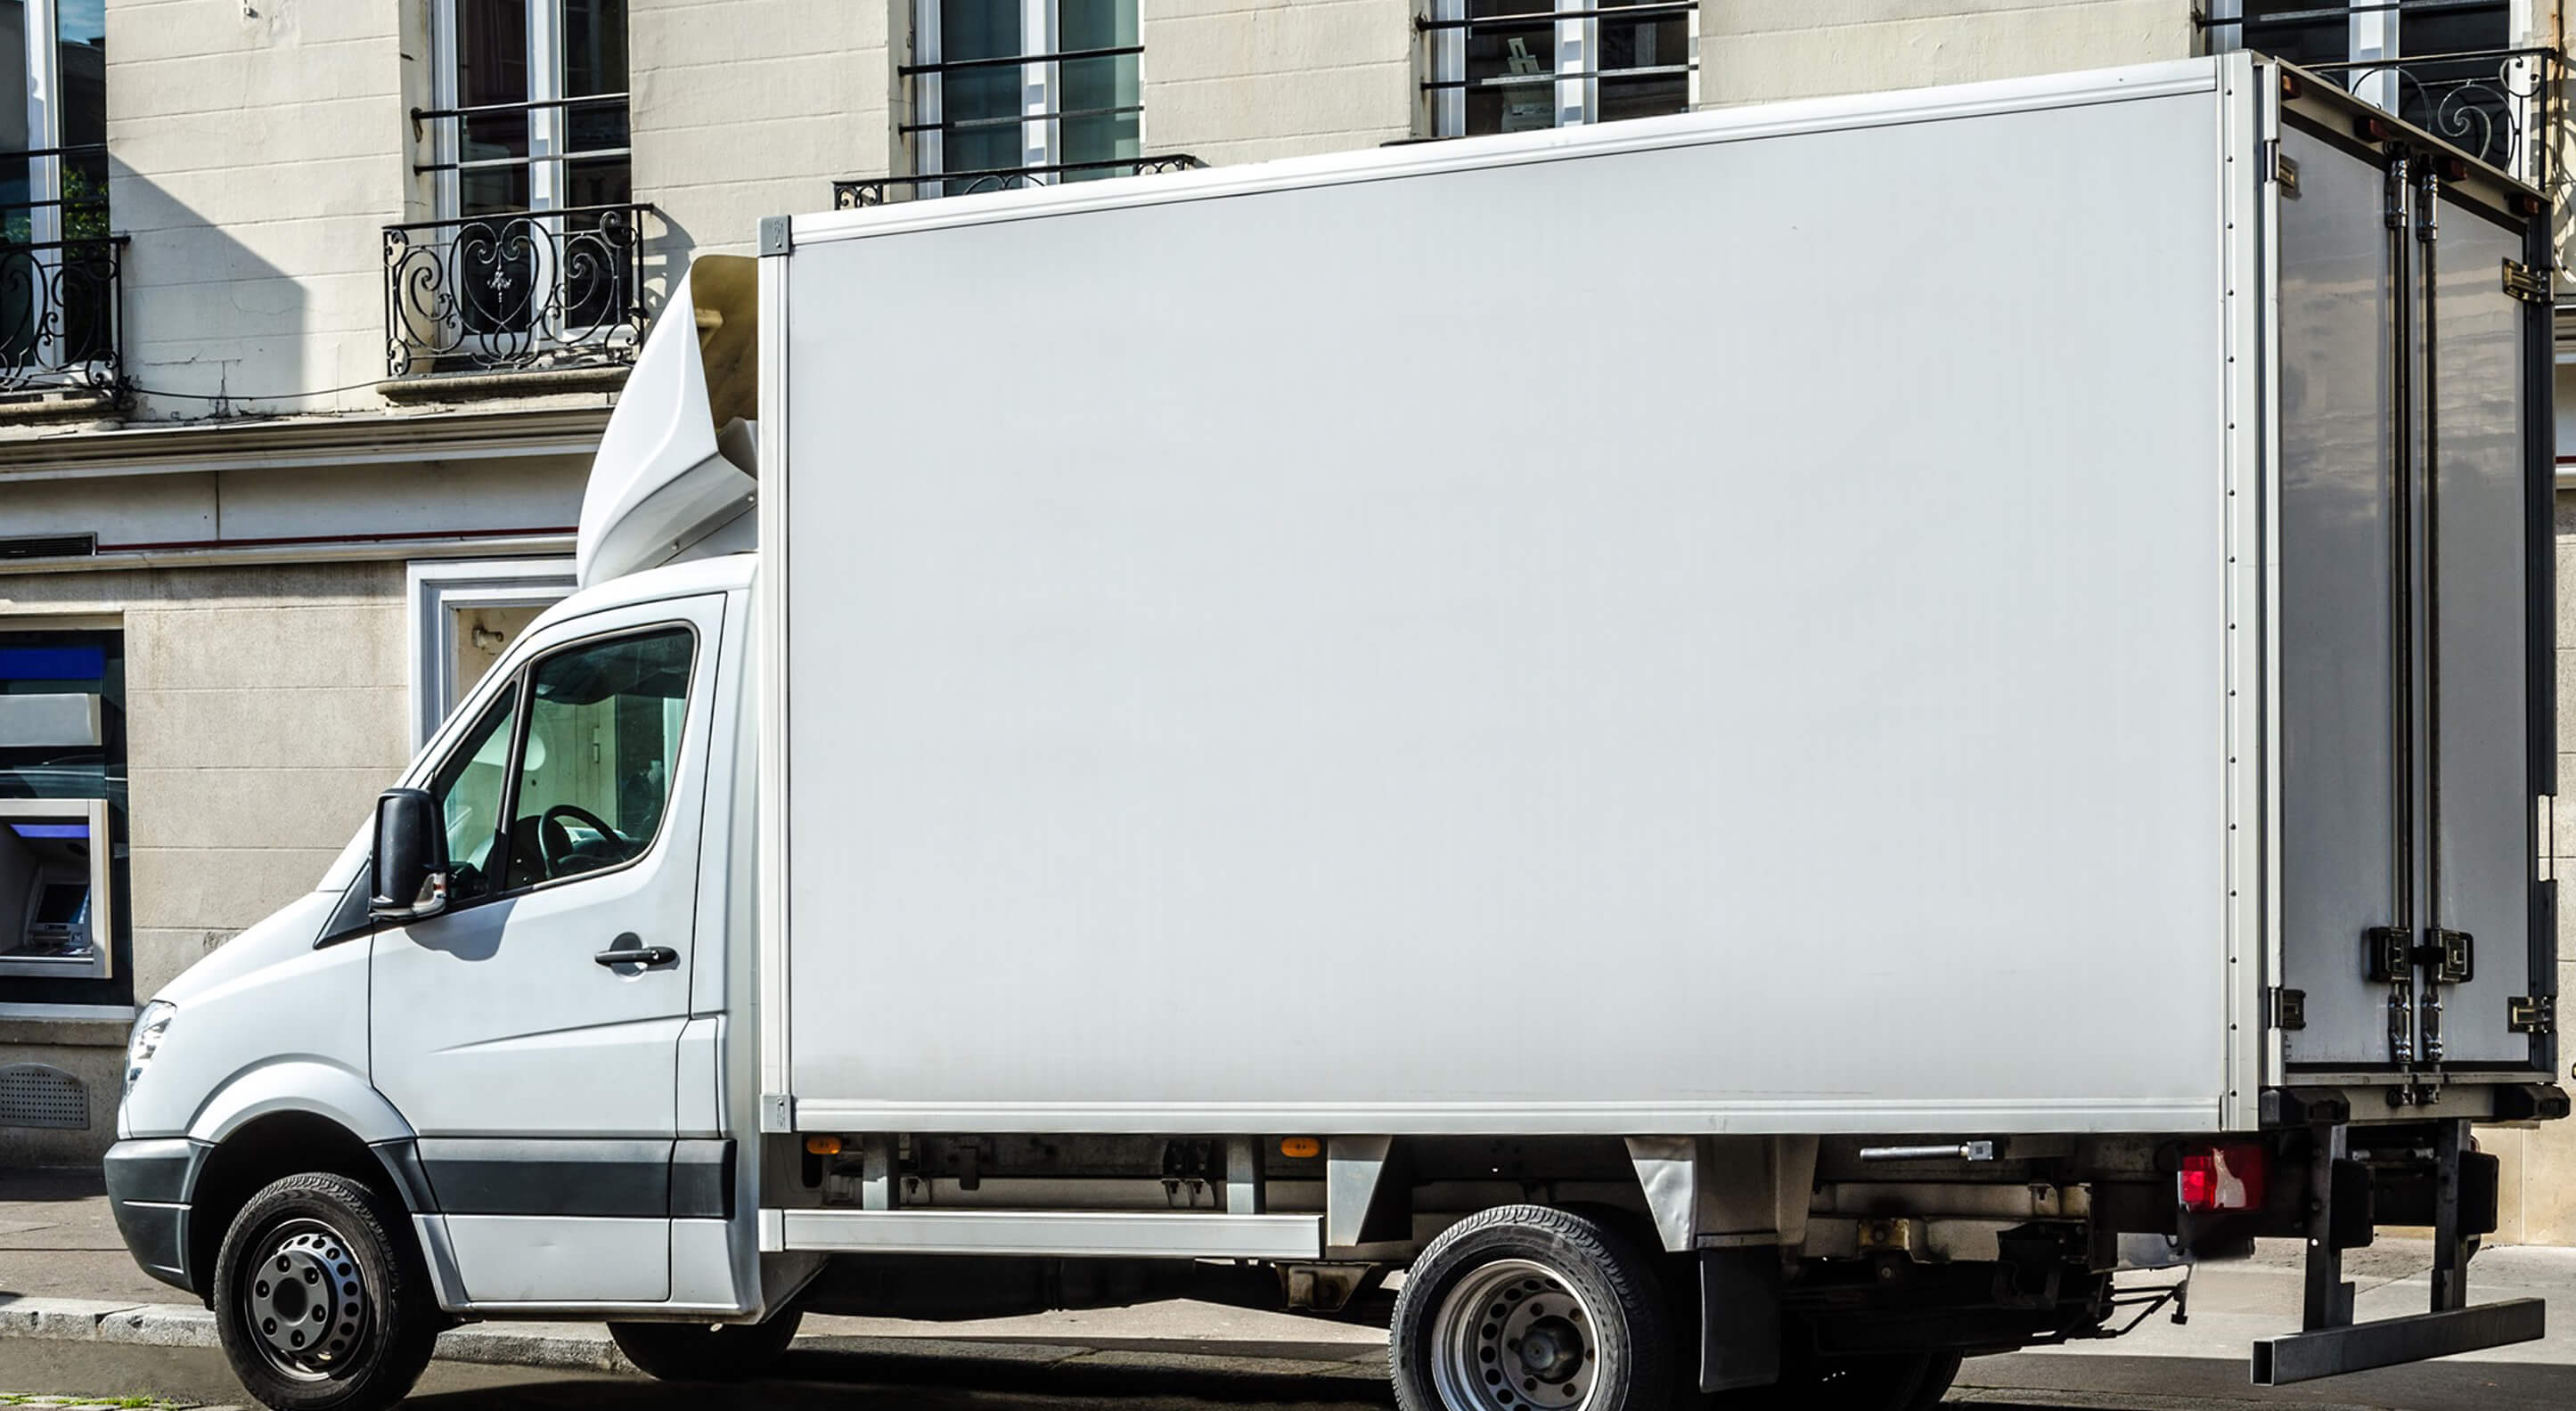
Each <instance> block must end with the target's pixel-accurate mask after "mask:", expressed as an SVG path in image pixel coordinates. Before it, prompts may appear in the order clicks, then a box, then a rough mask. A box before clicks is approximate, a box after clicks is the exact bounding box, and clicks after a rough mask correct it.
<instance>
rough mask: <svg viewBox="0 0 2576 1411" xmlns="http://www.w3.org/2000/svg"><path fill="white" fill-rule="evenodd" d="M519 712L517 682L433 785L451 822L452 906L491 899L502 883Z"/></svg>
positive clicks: (431, 788)
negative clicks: (504, 826)
mask: <svg viewBox="0 0 2576 1411" xmlns="http://www.w3.org/2000/svg"><path fill="white" fill-rule="evenodd" d="M518 713H519V691H518V687H517V685H516V684H515V683H514V684H513V685H512V686H511V687H510V689H508V690H506V691H504V692H503V693H502V694H501V696H500V698H499V699H498V700H495V701H493V702H492V704H491V705H490V706H488V707H486V708H485V710H484V712H483V717H482V719H480V720H477V721H476V722H475V723H474V728H473V729H471V730H468V731H467V732H466V733H465V738H464V739H463V740H461V741H459V742H458V743H457V747H456V752H455V753H454V754H451V755H449V756H448V757H447V763H445V764H443V765H441V766H439V770H438V773H437V774H436V775H434V776H432V777H431V779H430V781H429V792H430V793H431V795H433V796H434V797H436V798H437V800H438V803H439V808H440V810H441V811H442V813H443V814H444V816H445V817H446V820H447V856H448V861H449V863H450V865H451V867H452V868H453V875H452V877H451V878H450V881H449V884H448V893H447V895H448V902H449V904H450V905H459V904H462V903H465V902H469V901H476V900H479V899H481V898H483V897H488V896H490V895H492V893H493V892H494V890H496V889H497V887H498V886H499V884H500V877H499V875H498V873H499V869H500V864H501V858H500V856H499V850H500V843H501V810H502V809H503V808H505V807H507V806H508V798H509V795H508V786H509V782H510V767H509V766H510V743H511V734H512V731H511V725H512V723H513V722H514V721H515V720H517V718H518Z"/></svg>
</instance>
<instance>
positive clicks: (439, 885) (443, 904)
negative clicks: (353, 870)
mask: <svg viewBox="0 0 2576 1411" xmlns="http://www.w3.org/2000/svg"><path fill="white" fill-rule="evenodd" d="M375 867H376V875H375V880H374V881H373V882H372V883H371V884H370V886H371V894H370V896H369V899H368V903H367V914H368V915H370V916H373V917H374V918H376V919H377V920H379V921H420V920H424V919H426V918H428V917H432V916H436V915H437V914H438V913H440V912H442V911H445V910H447V884H448V871H449V869H448V861H447V819H446V818H445V817H444V816H442V814H441V813H440V810H439V807H438V800H437V799H434V798H432V797H430V794H429V791H428V790H426V789H387V790H385V791H384V793H383V795H381V796H380V797H378V798H377V800H376V863H375Z"/></svg>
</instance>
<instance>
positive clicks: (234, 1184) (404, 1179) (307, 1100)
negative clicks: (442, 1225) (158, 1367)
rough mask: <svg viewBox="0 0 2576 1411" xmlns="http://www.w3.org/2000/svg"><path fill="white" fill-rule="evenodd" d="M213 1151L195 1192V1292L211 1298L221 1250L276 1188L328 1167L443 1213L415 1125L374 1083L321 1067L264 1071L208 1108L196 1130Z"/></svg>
mask: <svg viewBox="0 0 2576 1411" xmlns="http://www.w3.org/2000/svg"><path fill="white" fill-rule="evenodd" d="M189 1137H190V1140H192V1141H195V1142H197V1143H199V1144H201V1145H202V1146H204V1147H205V1148H206V1149H207V1150H206V1155H205V1158H204V1159H203V1160H202V1161H201V1162H199V1163H198V1165H197V1171H196V1175H195V1179H194V1180H193V1182H192V1183H191V1187H190V1190H189V1193H188V1222H187V1235H186V1240H185V1245H184V1249H185V1253H186V1259H187V1263H186V1273H187V1276H188V1283H189V1286H190V1287H191V1288H192V1289H194V1290H195V1291H196V1293H197V1295H198V1297H200V1298H207V1297H210V1296H211V1294H210V1290H211V1288H212V1285H213V1281H214V1269H215V1251H216V1250H217V1248H218V1247H219V1246H220V1245H221V1244H222V1241H223V1238H224V1234H225V1232H226V1231H228V1230H229V1229H230V1228H231V1227H232V1222H233V1217H234V1216H236V1215H238V1214H239V1213H240V1212H241V1209H242V1207H243V1206H244V1205H246V1204H248V1203H249V1201H250V1198H251V1197H252V1196H253V1195H256V1194H258V1192H259V1191H260V1189H261V1188H262V1187H264V1186H266V1185H268V1183H269V1182H271V1181H275V1180H278V1179H279V1178H281V1177H285V1176H292V1175H296V1174H299V1173H301V1172H306V1171H328V1172H332V1173H334V1174H337V1175H342V1176H346V1177H348V1178H349V1179H351V1180H354V1181H358V1182H361V1183H363V1184H365V1185H366V1186H368V1187H369V1188H371V1189H373V1190H375V1191H376V1192H378V1193H379V1194H381V1195H383V1196H384V1198H385V1199H386V1200H388V1201H390V1202H392V1203H393V1204H395V1205H396V1206H398V1207H400V1208H401V1209H403V1210H407V1211H410V1212H413V1213H416V1214H417V1213H422V1212H426V1211H428V1210H430V1209H432V1208H433V1201H432V1198H431V1196H430V1191H429V1185H428V1182H427V1180H426V1179H424V1177H423V1176H422V1174H421V1171H420V1167H419V1162H418V1159H417V1157H416V1156H415V1155H414V1153H413V1148H412V1141H411V1137H412V1134H411V1129H410V1127H409V1125H408V1124H406V1123H405V1122H404V1121H403V1120H402V1116H401V1114H399V1113H397V1112H395V1111H394V1108H393V1105H392V1104H391V1103H389V1102H386V1101H385V1099H384V1097H383V1095H382V1094H380V1093H378V1092H376V1090H375V1089H374V1088H373V1087H370V1086H368V1085H367V1084H366V1082H365V1080H364V1079H361V1078H359V1077H357V1075H355V1074H353V1073H350V1072H348V1071H347V1070H346V1069H341V1068H336V1067H332V1066H329V1065H325V1064H318V1063H295V1064H281V1065H276V1066H274V1067H269V1068H263V1069H259V1070H255V1071H254V1072H252V1073H250V1074H246V1075H244V1077H243V1079H241V1080H239V1081H236V1082H234V1083H232V1084H230V1085H227V1087H226V1088H225V1089H224V1090H223V1091H222V1092H220V1093H218V1094H217V1095H216V1096H215V1098H214V1099H213V1100H212V1101H210V1102H209V1103H208V1104H207V1105H206V1107H205V1108H204V1109H203V1110H202V1111H201V1112H200V1114H199V1120H198V1122H197V1123H196V1124H195V1125H194V1127H193V1129H192V1130H191V1131H190V1133H189Z"/></svg>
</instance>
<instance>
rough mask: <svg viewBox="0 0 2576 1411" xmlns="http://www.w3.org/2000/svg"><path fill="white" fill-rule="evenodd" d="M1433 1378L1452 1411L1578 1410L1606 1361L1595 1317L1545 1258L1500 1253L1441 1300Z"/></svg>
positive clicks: (1589, 1398) (1589, 1397) (1590, 1395)
mask: <svg viewBox="0 0 2576 1411" xmlns="http://www.w3.org/2000/svg"><path fill="white" fill-rule="evenodd" d="M1438 1328H1439V1333H1438V1337H1437V1340H1436V1343H1435V1346H1434V1347H1433V1349H1432V1354H1431V1380H1432V1385H1433V1386H1434V1387H1435V1388H1436V1389H1437V1390H1438V1391H1439V1393H1440V1400H1441V1402H1442V1403H1443V1404H1444V1405H1446V1406H1448V1407H1450V1408H1452V1411H1582V1408H1585V1407H1589V1406H1591V1405H1592V1404H1593V1402H1594V1396H1593V1392H1594V1389H1595V1388H1596V1387H1598V1386H1599V1385H1600V1381H1601V1377H1602V1375H1603V1374H1604V1373H1606V1372H1609V1371H1610V1370H1611V1369H1610V1367H1608V1366H1607V1365H1606V1364H1605V1363H1604V1362H1603V1360H1602V1358H1601V1339H1600V1332H1599V1329H1600V1322H1599V1320H1598V1319H1597V1318H1595V1316H1594V1314H1593V1310H1592V1309H1591V1307H1590V1306H1589V1305H1587V1304H1585V1303H1584V1301H1583V1297H1582V1295H1580V1294H1578V1293H1576V1292H1575V1291H1574V1287H1573V1286H1572V1285H1571V1284H1568V1283H1567V1282H1566V1281H1565V1280H1564V1278H1563V1277H1561V1276H1560V1275H1558V1274H1557V1272H1556V1271H1555V1270H1553V1269H1550V1268H1548V1267H1547V1266H1546V1265H1544V1264H1539V1263H1535V1262H1533V1261H1531V1260H1527V1259H1498V1260H1496V1261H1494V1262H1493V1263H1491V1264H1485V1265H1480V1266H1478V1267H1477V1268H1475V1269H1473V1270H1470V1271H1469V1272H1468V1273H1467V1274H1466V1275H1465V1277H1463V1278H1461V1279H1460V1280H1459V1281H1458V1283H1457V1286H1456V1287H1454V1288H1452V1289H1450V1290H1449V1295H1448V1297H1446V1298H1444V1299H1442V1300H1441V1301H1440V1315H1439V1323H1438Z"/></svg>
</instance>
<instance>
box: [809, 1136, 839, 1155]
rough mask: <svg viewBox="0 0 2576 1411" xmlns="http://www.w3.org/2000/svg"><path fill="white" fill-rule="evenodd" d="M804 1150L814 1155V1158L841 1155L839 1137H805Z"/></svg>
mask: <svg viewBox="0 0 2576 1411" xmlns="http://www.w3.org/2000/svg"><path fill="white" fill-rule="evenodd" d="M805 1149H806V1150H807V1151H810V1152H812V1153H814V1154H815V1155H816V1156H838V1155H840V1154H841V1139H840V1138H839V1137H807V1138H806V1139H805Z"/></svg>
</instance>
